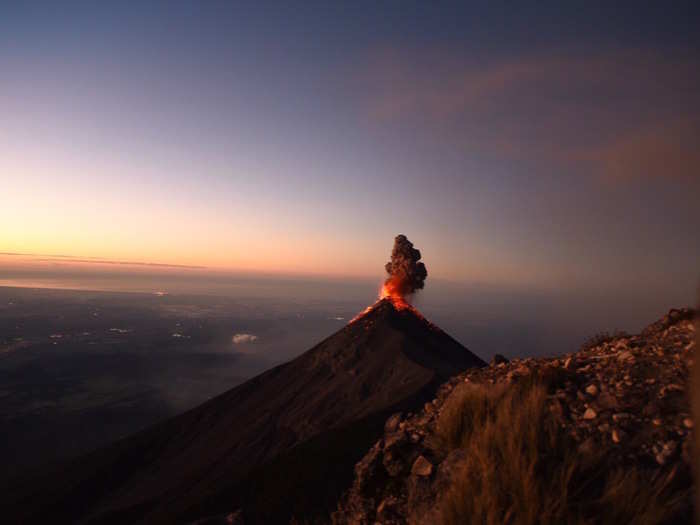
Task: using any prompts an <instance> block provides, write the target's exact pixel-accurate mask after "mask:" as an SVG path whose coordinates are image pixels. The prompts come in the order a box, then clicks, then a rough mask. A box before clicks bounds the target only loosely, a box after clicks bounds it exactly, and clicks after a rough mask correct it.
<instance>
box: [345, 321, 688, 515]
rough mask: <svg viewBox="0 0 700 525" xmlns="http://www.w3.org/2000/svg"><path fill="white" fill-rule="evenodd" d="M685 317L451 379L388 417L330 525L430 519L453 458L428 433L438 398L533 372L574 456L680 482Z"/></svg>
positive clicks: (455, 454)
mask: <svg viewBox="0 0 700 525" xmlns="http://www.w3.org/2000/svg"><path fill="white" fill-rule="evenodd" d="M694 317H695V312H694V311H693V310H691V309H687V308H686V309H680V310H671V311H670V312H669V313H668V314H667V315H666V316H664V318H663V319H661V320H659V321H657V322H655V323H653V324H652V325H650V326H648V327H647V328H646V329H644V330H643V331H642V332H641V333H640V334H638V335H627V334H616V335H613V336H608V335H601V336H597V337H595V338H593V339H592V340H591V341H589V342H587V343H586V344H584V346H583V347H582V348H581V349H580V350H579V351H577V352H574V353H571V354H567V355H564V356H561V357H557V358H539V359H535V358H528V359H513V360H511V361H508V360H507V359H505V358H503V357H502V356H497V357H496V358H494V360H493V361H492V362H491V365H490V366H488V367H484V368H475V369H469V370H467V371H466V372H463V373H461V374H459V375H457V376H455V377H452V378H451V379H450V380H449V381H447V382H446V383H444V384H443V385H442V386H441V387H440V388H439V390H438V392H437V395H436V397H435V399H433V400H432V402H428V403H426V404H425V406H424V407H423V409H422V410H421V411H420V412H418V413H406V414H403V413H396V414H394V415H392V416H391V417H390V418H389V419H388V420H387V421H386V424H385V429H384V430H385V431H384V436H383V437H382V438H381V439H380V440H378V441H377V442H376V443H375V444H374V446H373V447H372V448H371V449H370V451H369V452H368V453H367V454H366V455H365V456H364V457H363V458H362V460H361V461H360V462H358V463H357V465H356V467H355V479H354V482H353V485H352V487H351V488H350V489H349V490H348V491H347V492H346V493H345V495H344V496H343V498H342V500H341V502H340V504H339V506H338V510H337V511H336V512H335V514H334V515H333V522H334V523H335V524H375V523H382V524H403V523H423V522H427V521H432V518H430V516H431V512H434V509H435V508H436V506H438V505H439V496H440V494H442V493H443V492H444V491H445V490H447V489H448V488H449V486H450V483H451V480H452V478H453V476H454V473H455V472H456V469H458V468H459V464H460V454H463V452H462V451H461V450H453V451H451V452H449V453H448V452H447V451H446V450H445V447H444V444H443V443H442V442H441V439H440V437H439V435H438V433H437V421H438V418H439V416H440V413H441V411H442V409H443V407H444V405H445V403H446V401H447V400H448V399H449V398H450V396H451V395H452V394H453V393H454V392H455V389H456V387H457V386H458V385H460V384H462V383H473V384H476V385H484V386H486V387H489V385H493V386H495V385H511V384H514V383H517V382H519V381H522V380H524V379H525V378H528V377H530V376H532V375H533V374H548V373H549V374H550V375H551V374H552V373H553V374H554V375H556V377H557V378H558V379H557V383H556V384H555V385H554V387H553V388H552V391H551V392H550V394H549V395H548V399H547V406H548V408H549V411H550V413H551V416H552V417H554V418H555V420H556V422H557V424H558V425H560V426H561V429H562V430H563V431H564V432H566V433H567V434H568V435H569V436H570V437H571V438H572V439H573V443H575V444H576V446H578V447H579V450H580V451H581V452H585V451H591V450H595V449H608V450H612V451H613V453H612V454H611V457H612V460H613V461H614V462H616V463H618V465H619V466H622V467H625V466H626V465H627V466H635V467H640V466H642V467H643V468H644V469H646V470H645V472H650V473H651V476H653V477H659V476H665V477H666V479H667V480H668V481H669V482H670V481H672V480H673V479H674V478H679V477H683V476H685V478H684V479H689V472H690V462H691V458H692V455H691V450H690V446H691V443H692V438H691V435H692V432H693V426H694V422H693V419H692V417H691V413H690V403H689V392H688V391H687V390H688V377H689V367H691V366H692V365H693V354H694V347H695V340H696V339H695V330H696V326H695V324H694ZM514 431H517V429H514Z"/></svg>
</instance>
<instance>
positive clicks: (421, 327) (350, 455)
mask: <svg viewBox="0 0 700 525" xmlns="http://www.w3.org/2000/svg"><path fill="white" fill-rule="evenodd" d="M484 364H485V363H484V362H483V361H482V360H481V359H479V358H478V357H477V356H476V355H474V354H472V353H471V352H470V351H469V350H467V349H466V348H465V347H463V346H462V345H461V344H459V343H458V342H457V341H455V340H454V339H453V338H451V337H450V336H449V335H447V334H446V333H445V332H443V331H442V330H440V329H439V328H437V327H436V326H434V325H433V324H431V323H430V322H428V321H427V320H426V319H424V318H423V317H422V316H421V315H420V314H419V313H418V312H417V311H416V310H415V309H414V308H413V307H411V306H404V305H401V306H397V304H395V301H392V300H391V299H388V298H387V299H381V300H379V301H378V302H377V303H375V305H373V306H372V307H370V308H369V309H368V310H366V311H365V312H364V313H363V314H361V315H360V316H359V317H358V318H356V319H355V320H353V321H352V322H350V323H349V324H348V325H346V326H345V327H344V328H342V329H341V330H339V331H338V332H336V333H335V334H333V335H332V336H330V337H329V338H327V339H325V340H324V341H322V342H321V343H319V344H318V345H316V346H315V347H314V348H312V349H311V350H308V351H307V352H305V353H304V354H302V355H301V356H299V357H297V358H296V359H294V360H292V361H290V362H288V363H285V364H283V365H280V366H277V367H276V368H273V369H271V370H269V371H267V372H264V373H263V374H261V375H259V376H257V377H255V378H253V379H251V380H249V381H247V382H246V383H243V384H241V385H239V386H237V387H235V388H233V389H231V390H229V391H227V392H225V393H223V394H221V395H220V396H218V397H216V398H213V399H211V400H209V401H207V402H206V403H204V404H202V405H200V406H198V407H196V408H194V409H192V410H190V411H188V412H186V413H184V414H182V415H180V416H177V417H174V418H172V419H169V420H166V421H164V422H162V423H160V424H157V425H155V426H153V427H151V428H149V429H146V430H144V431H142V432H140V433H138V434H135V435H133V436H131V437H128V438H126V439H123V440H121V441H118V442H116V443H115V444H113V445H111V446H109V447H107V448H104V449H102V450H98V451H96V452H94V453H91V454H89V455H86V456H83V457H80V458H78V459H76V460H73V461H71V462H69V463H67V464H63V465H60V466H58V467H56V468H53V469H51V470H50V471H46V472H43V473H41V474H40V475H36V476H34V477H32V478H31V479H26V480H24V481H22V482H16V483H15V484H14V485H13V486H11V487H7V488H5V489H4V492H3V493H2V495H1V496H0V506H2V508H3V519H4V520H5V522H6V523H7V522H21V523H48V522H51V523H188V522H192V521H197V520H199V519H201V518H203V517H206V516H217V515H222V514H223V515H226V514H230V513H234V514H235V515H236V516H237V519H238V518H241V519H242V522H243V523H246V524H247V523H289V520H290V518H292V517H294V516H296V517H303V518H304V519H309V517H312V518H313V517H314V516H317V515H318V516H321V515H324V514H325V515H326V516H327V515H328V512H329V511H330V510H332V509H333V508H334V506H335V504H336V501H337V499H338V496H339V494H340V493H341V491H342V490H343V489H345V488H347V487H348V486H349V485H350V483H351V481H352V475H353V466H354V464H355V463H356V462H357V461H358V460H359V459H360V458H361V457H362V455H363V454H364V452H365V451H366V450H367V448H368V447H369V446H371V444H372V443H373V442H374V441H376V440H377V439H378V437H379V436H380V435H381V434H382V429H383V425H384V422H385V420H386V418H387V417H388V416H389V415H391V414H392V413H394V412H397V411H411V410H415V409H417V408H418V407H419V406H421V405H422V404H423V403H424V402H425V401H426V400H428V399H431V398H432V396H433V394H434V392H435V390H436V388H437V387H438V386H439V385H440V384H441V383H442V382H444V381H445V380H446V379H448V378H449V377H451V376H453V375H454V374H456V373H459V372H460V371H463V370H464V369H466V368H469V367H477V366H483V365H484ZM8 520H9V521H8Z"/></svg>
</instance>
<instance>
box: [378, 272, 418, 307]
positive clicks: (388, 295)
mask: <svg viewBox="0 0 700 525" xmlns="http://www.w3.org/2000/svg"><path fill="white" fill-rule="evenodd" d="M400 290H401V285H400V283H398V282H397V281H396V279H388V280H387V281H386V282H385V283H384V284H383V285H382V287H381V289H380V290H379V300H382V299H389V300H390V301H391V303H392V304H393V305H394V308H396V309H397V310H405V309H407V308H413V307H412V306H411V305H410V304H409V303H408V302H406V299H404V297H403V295H401V293H400Z"/></svg>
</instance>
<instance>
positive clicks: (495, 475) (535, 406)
mask: <svg viewBox="0 0 700 525" xmlns="http://www.w3.org/2000/svg"><path fill="white" fill-rule="evenodd" d="M547 388H548V385H547V384H546V382H543V381H540V380H538V379H537V378H535V379H533V380H530V381H527V382H523V383H520V384H516V385H513V386H510V387H506V386H499V385H496V386H475V385H470V384H465V385H462V386H460V387H458V390H456V391H455V392H454V394H453V395H452V396H451V397H450V398H449V399H448V400H447V402H446V404H445V407H444V408H443V411H442V413H441V415H440V418H439V420H438V434H439V435H440V437H441V438H442V440H444V443H445V446H446V447H447V449H448V450H454V449H455V448H460V449H463V450H464V451H465V452H466V454H465V460H464V463H463V464H461V465H460V468H459V469H458V473H457V474H456V477H455V479H453V480H452V483H451V486H450V489H449V490H448V491H447V492H446V493H445V494H443V496H442V497H441V500H440V501H439V510H438V513H439V519H438V521H439V523H441V524H443V525H452V524H465V523H469V524H483V525H496V524H498V525H501V524H512V525H525V524H528V525H530V524H532V525H534V524H542V525H547V524H565V523H572V524H589V523H615V524H616V525H617V524H622V523H639V524H649V525H651V524H660V523H677V521H675V518H677V517H678V516H687V517H686V518H685V520H686V522H688V523H690V520H691V518H690V516H689V514H686V515H683V514H682V512H683V511H686V512H687V511H688V507H687V506H686V503H687V502H688V501H689V489H688V486H685V485H684V487H683V488H682V489H680V490H679V489H678V488H677V487H671V486H670V484H669V483H668V482H666V480H665V478H658V479H654V480H652V479H650V477H651V476H650V475H649V474H648V472H645V471H644V470H642V469H641V468H639V467H630V468H627V469H625V470H622V469H621V468H617V469H610V468H608V466H607V464H608V456H606V454H605V453H601V452H596V453H592V452H591V453H582V452H579V451H578V448H577V446H576V444H575V442H573V440H571V439H570V438H569V437H568V436H567V435H566V434H565V433H563V431H562V430H561V429H560V428H558V427H557V424H556V423H555V420H554V418H552V417H550V416H549V414H548V410H547ZM688 485H689V484H688Z"/></svg>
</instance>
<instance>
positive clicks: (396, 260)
mask: <svg viewBox="0 0 700 525" xmlns="http://www.w3.org/2000/svg"><path fill="white" fill-rule="evenodd" d="M418 261H420V251H419V250H417V249H415V248H414V247H413V243H412V242H411V241H409V240H408V239H407V238H406V236H405V235H397V236H396V238H395V239H394V248H393V249H392V250H391V261H389V262H388V263H386V266H385V268H386V272H387V273H388V274H389V277H387V279H386V281H385V282H384V289H383V290H382V295H384V296H390V297H397V296H398V297H400V298H401V299H403V298H405V297H406V296H407V295H411V294H413V293H415V292H416V290H420V289H422V288H423V286H424V285H425V278H426V277H427V276H428V271H427V270H426V269H425V264H423V263H422V262H418Z"/></svg>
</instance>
